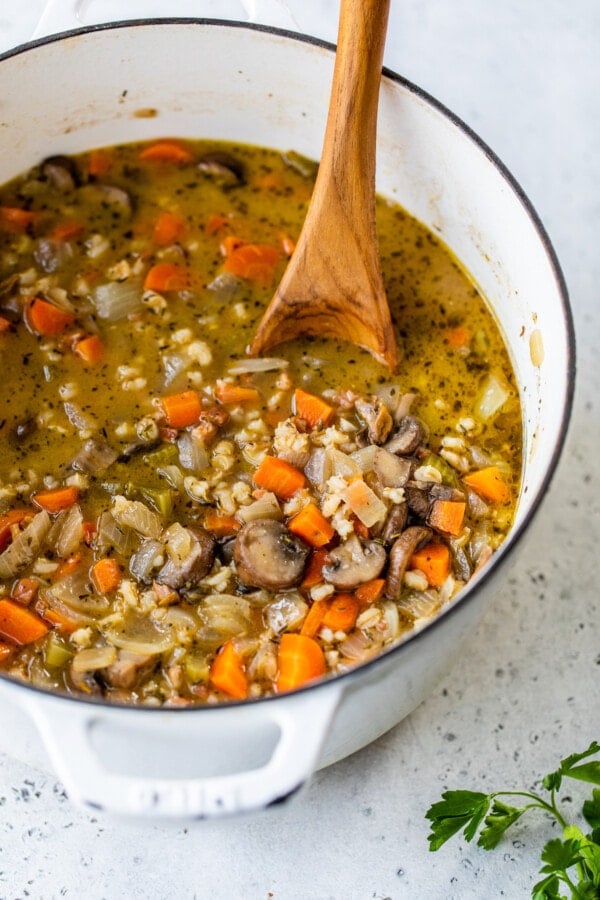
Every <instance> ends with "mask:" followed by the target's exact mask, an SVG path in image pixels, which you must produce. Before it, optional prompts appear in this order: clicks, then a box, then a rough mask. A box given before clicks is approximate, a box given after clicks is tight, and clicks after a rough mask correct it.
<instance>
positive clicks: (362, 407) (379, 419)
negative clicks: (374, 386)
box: [354, 397, 394, 444]
mask: <svg viewBox="0 0 600 900" xmlns="http://www.w3.org/2000/svg"><path fill="white" fill-rule="evenodd" d="M354 408H355V410H356V412H357V413H358V415H359V416H360V418H361V419H362V420H363V422H364V423H365V425H366V426H367V434H368V436H369V440H370V441H371V443H372V444H384V443H385V442H386V441H387V439H388V436H389V433H390V431H391V430H392V426H393V424H394V420H393V419H392V417H391V415H390V411H389V409H388V408H387V406H386V405H385V403H384V402H383V400H382V399H381V398H380V397H369V399H368V400H366V399H365V398H364V397H359V398H358V399H357V400H356V401H355V403H354Z"/></svg>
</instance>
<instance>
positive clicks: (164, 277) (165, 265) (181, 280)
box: [144, 262, 189, 291]
mask: <svg viewBox="0 0 600 900" xmlns="http://www.w3.org/2000/svg"><path fill="white" fill-rule="evenodd" d="M188 286H189V277H188V273H187V272H186V271H185V269H182V268H181V266H177V265H175V263H170V262H161V263H156V265H155V266H152V267H151V268H150V269H148V272H147V273H146V277H145V279H144V290H145V291H183V290H184V288H186V287H188Z"/></svg>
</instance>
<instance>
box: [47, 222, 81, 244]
mask: <svg viewBox="0 0 600 900" xmlns="http://www.w3.org/2000/svg"><path fill="white" fill-rule="evenodd" d="M84 231H85V224H84V223H83V222H75V221H68V222H59V223H58V225H55V226H54V228H53V229H52V233H51V234H50V237H51V238H52V240H54V241H72V240H74V239H75V238H78V237H81V235H82V234H83V232H84Z"/></svg>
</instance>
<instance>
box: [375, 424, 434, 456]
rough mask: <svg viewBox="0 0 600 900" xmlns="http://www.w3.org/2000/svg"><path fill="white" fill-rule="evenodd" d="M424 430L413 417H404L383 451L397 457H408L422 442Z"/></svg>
mask: <svg viewBox="0 0 600 900" xmlns="http://www.w3.org/2000/svg"><path fill="white" fill-rule="evenodd" d="M424 437H425V430H424V428H423V425H422V424H421V422H420V421H419V420H418V419H417V418H415V416H404V418H402V419H401V420H400V422H399V424H398V429H397V430H396V431H395V432H394V434H393V435H392V437H391V438H390V440H389V441H388V442H387V444H386V445H385V449H386V450H389V452H390V453H396V454H397V455H398V456H408V455H409V454H411V453H414V451H415V450H416V449H417V447H418V446H419V444H421V443H422V442H423V439H424Z"/></svg>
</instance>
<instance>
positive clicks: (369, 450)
mask: <svg viewBox="0 0 600 900" xmlns="http://www.w3.org/2000/svg"><path fill="white" fill-rule="evenodd" d="M376 451H377V445H376V444H368V445H367V446H366V447H361V448H360V450H355V451H354V452H353V453H352V454H350V455H351V457H352V459H353V460H354V461H355V462H356V464H357V465H358V467H359V469H360V470H361V472H363V473H365V472H372V471H373V467H374V465H375V453H376Z"/></svg>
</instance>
